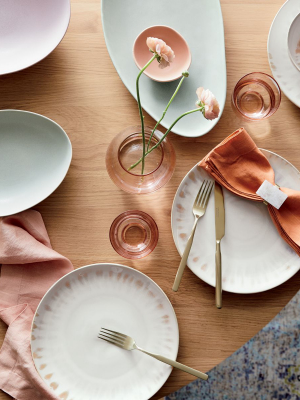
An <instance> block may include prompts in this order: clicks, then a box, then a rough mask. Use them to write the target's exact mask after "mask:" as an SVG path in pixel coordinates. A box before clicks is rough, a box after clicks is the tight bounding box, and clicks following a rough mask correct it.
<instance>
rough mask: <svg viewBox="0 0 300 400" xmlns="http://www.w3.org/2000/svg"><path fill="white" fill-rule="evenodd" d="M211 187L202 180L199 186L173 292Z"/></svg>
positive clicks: (203, 212)
mask: <svg viewBox="0 0 300 400" xmlns="http://www.w3.org/2000/svg"><path fill="white" fill-rule="evenodd" d="M213 186H214V183H213V181H207V180H204V181H203V182H202V185H201V187H200V189H199V192H198V194H197V196H196V199H195V201H194V205H193V214H194V217H195V221H194V225H193V228H192V232H191V234H190V236H189V238H188V241H187V244H186V247H185V250H184V253H183V255H182V259H181V261H180V264H179V267H178V271H177V274H176V277H175V281H174V284H173V288H172V289H173V290H174V292H177V290H178V288H179V285H180V281H181V278H182V274H183V271H184V269H185V266H186V263H187V259H188V256H189V254H190V250H191V247H192V244H193V239H194V235H195V231H196V226H197V223H198V221H199V218H200V217H202V216H203V215H204V214H205V210H206V206H207V204H208V200H209V197H210V194H211V191H212V188H213Z"/></svg>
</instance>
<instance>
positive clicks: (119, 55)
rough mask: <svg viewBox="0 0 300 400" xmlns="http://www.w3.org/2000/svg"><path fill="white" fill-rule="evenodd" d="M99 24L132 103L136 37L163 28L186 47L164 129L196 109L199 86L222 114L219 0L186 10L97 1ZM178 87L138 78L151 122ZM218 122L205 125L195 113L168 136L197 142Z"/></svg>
mask: <svg viewBox="0 0 300 400" xmlns="http://www.w3.org/2000/svg"><path fill="white" fill-rule="evenodd" d="M102 24H103V30H104V36H105V40H106V45H107V48H108V51H109V54H110V56H111V59H112V61H113V63H114V66H115V68H116V70H117V72H118V74H119V75H120V77H121V79H122V81H123V82H124V84H125V86H126V87H127V88H128V90H129V91H130V93H131V94H132V95H133V96H134V97H136V95H135V79H136V75H137V72H138V69H137V67H136V65H135V63H134V60H133V55H132V47H133V43H134V40H135V38H136V37H137V36H138V34H139V33H140V32H141V31H143V30H144V29H145V28H147V27H149V26H152V25H168V26H170V27H171V28H173V29H176V30H177V31H178V32H179V33H180V34H181V35H182V36H183V37H184V38H185V40H186V41H187V43H188V45H189V47H190V50H191V53H192V64H191V67H190V69H189V71H190V77H189V78H188V79H186V80H185V82H184V84H183V85H182V87H181V89H180V92H179V93H178V95H177V97H176V98H175V100H174V101H173V103H172V106H171V107H170V109H169V110H168V113H167V115H166V117H165V119H164V120H163V123H162V125H163V126H164V127H169V126H170V125H171V123H172V122H173V121H174V120H175V119H176V118H177V117H178V116H179V115H180V114H182V112H184V111H187V110H190V109H193V108H195V101H196V100H197V97H196V93H195V92H196V89H197V88H198V87H199V86H203V87H204V88H206V89H210V90H211V91H212V92H213V93H214V94H215V96H216V97H217V99H218V101H219V103H220V108H221V113H222V111H223V108H224V104H225V99H226V60H225V45H224V29H223V18H222V12H221V7H220V2H219V0H190V1H189V2H188V3H186V4H185V3H184V2H182V0H152V1H148V2H146V1H141V0H102ZM145 46H146V44H145ZM149 55H150V53H149ZM149 58H150V57H149ZM177 84H178V81H174V82H168V83H158V82H154V81H152V80H151V79H150V78H148V77H147V76H142V77H141V84H140V87H141V99H142V104H143V107H144V109H145V110H146V111H147V112H148V113H149V114H150V115H151V116H152V117H153V118H154V119H156V120H157V119H158V118H159V117H160V116H161V114H162V111H163V109H164V108H165V106H166V104H167V103H168V101H169V99H170V97H171V95H172V94H173V92H174V90H175V88H176V86H177ZM221 113H220V115H221ZM137 118H138V111H137ZM217 122H218V119H216V120H214V121H207V120H205V119H204V118H203V117H202V116H201V115H199V114H198V113H196V114H192V115H189V116H187V117H185V118H183V119H182V120H181V121H180V122H179V123H178V124H177V125H176V126H175V127H174V128H173V129H172V131H173V132H174V133H177V134H179V135H182V136H188V137H197V136H202V135H205V134H206V133H207V132H209V131H210V130H211V129H212V128H213V127H214V126H215V124H216V123H217Z"/></svg>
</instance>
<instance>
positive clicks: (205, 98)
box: [196, 87, 220, 119]
mask: <svg viewBox="0 0 300 400" xmlns="http://www.w3.org/2000/svg"><path fill="white" fill-rule="evenodd" d="M196 94H197V96H198V99H199V100H198V101H197V102H196V106H198V107H200V108H201V107H203V115H204V117H205V118H206V119H215V118H218V116H219V113H220V106H219V103H218V101H217V99H216V98H215V96H214V95H213V94H212V92H211V91H210V90H208V89H206V90H205V89H204V88H203V87H199V88H198V89H197V90H196Z"/></svg>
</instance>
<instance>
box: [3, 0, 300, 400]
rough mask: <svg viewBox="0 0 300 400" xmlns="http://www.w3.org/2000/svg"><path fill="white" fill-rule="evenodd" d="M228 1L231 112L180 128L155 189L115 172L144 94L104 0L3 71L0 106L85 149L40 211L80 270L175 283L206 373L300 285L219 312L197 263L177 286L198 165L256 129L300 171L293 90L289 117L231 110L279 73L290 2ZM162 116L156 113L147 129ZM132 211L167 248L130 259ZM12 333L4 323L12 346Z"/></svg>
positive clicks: (81, 4)
mask: <svg viewBox="0 0 300 400" xmlns="http://www.w3.org/2000/svg"><path fill="white" fill-rule="evenodd" d="M221 4H222V11H223V18H224V25H225V37H226V57H227V76H228V89H227V102H226V106H225V110H224V113H223V115H222V118H221V119H220V121H219V123H218V124H217V125H216V126H215V128H214V129H213V130H212V131H211V132H210V133H208V134H207V135H205V136H203V137H200V138H197V139H191V138H184V137H179V136H176V135H175V134H171V135H170V137H171V139H172V141H173V143H174V146H175V149H176V154H177V165H176V170H175V173H174V176H173V177H172V179H171V181H170V182H169V184H168V185H167V186H166V187H164V188H162V189H160V190H159V191H158V192H156V193H154V194H151V195H147V196H138V195H130V194H127V193H125V192H122V191H120V190H119V189H118V188H117V187H116V186H115V185H114V184H113V183H112V181H111V180H110V179H109V177H108V175H107V173H106V169H105V152H106V148H107V146H108V144H109V142H110V141H111V140H112V138H113V137H114V135H116V134H117V133H118V132H119V131H121V130H122V129H123V128H124V127H127V126H129V125H136V124H137V123H138V121H139V119H138V118H139V117H138V109H137V105H136V102H135V100H134V99H133V97H132V96H131V95H130V94H129V92H128V91H127V89H126V88H125V86H124V85H123V83H122V81H121V79H120V78H119V76H118V74H117V72H116V71H115V68H114V67H113V64H112V62H111V60H110V57H109V55H108V52H107V49H106V46H105V42H104V37H103V32H102V27H101V16H100V5H99V1H98V0H72V17H71V22H70V26H69V29H68V32H67V34H66V36H65V38H64V40H63V41H62V42H61V44H60V45H59V46H58V48H57V49H56V50H55V51H54V52H53V53H52V54H50V55H49V56H48V57H47V58H46V59H45V60H43V61H41V62H40V63H38V64H37V65H35V66H33V67H31V68H28V69H26V70H24V71H21V72H18V73H15V74H11V75H7V76H3V77H0V109H6V108H15V109H21V110H29V111H34V112H36V113H40V114H43V115H45V116H47V117H49V118H52V119H53V120H55V121H56V122H57V123H59V124H60V125H61V126H62V127H63V128H64V129H65V130H66V132H67V133H68V135H69V137H70V139H71V142H72V145H73V160H72V164H71V167H70V170H69V173H68V175H67V177H66V179H65V180H64V182H63V183H62V184H61V185H60V187H59V188H58V189H57V190H56V191H55V193H53V194H52V195H51V196H50V197H49V198H48V199H46V200H45V201H43V202H42V203H41V204H39V205H38V206H37V207H35V209H37V210H38V211H40V212H41V213H42V216H43V218H44V221H45V224H46V227H47V229H48V233H49V236H50V238H51V241H52V245H53V247H54V249H55V250H57V251H58V252H60V253H61V254H63V255H65V256H66V257H68V258H70V260H71V261H72V262H73V264H74V267H75V268H78V267H81V266H83V265H87V264H92V263H97V262H112V263H121V264H125V265H128V266H130V267H133V268H136V269H138V270H140V271H142V272H144V273H145V274H147V275H148V276H149V277H150V278H152V279H153V280H154V281H155V282H156V283H157V284H158V285H159V286H160V287H161V288H162V289H163V290H164V291H165V293H166V294H167V296H168V297H169V299H170V300H171V302H172V304H173V306H174V308H175V312H176V314H177V318H178V323H179V329H180V348H179V353H178V361H180V362H182V363H184V364H187V365H189V366H191V367H193V368H197V369H200V370H202V371H208V370H209V369H211V368H212V367H214V366H215V365H217V364H218V363H220V362H221V361H222V360H224V359H225V358H226V357H228V356H229V355H231V354H232V353H233V352H234V351H235V350H237V349H238V348H239V347H240V346H241V345H243V344H244V343H245V342H246V341H247V340H249V339H250V338H251V337H252V336H253V335H254V334H255V333H257V332H258V331H259V330H260V329H261V328H262V327H263V326H264V325H265V324H266V323H267V322H269V321H270V320H271V319H272V318H273V317H274V316H275V315H276V314H277V313H278V312H279V311H280V310H281V308H282V307H283V306H284V305H285V304H286V303H287V302H288V301H289V300H290V299H291V298H292V296H294V294H295V293H296V292H297V290H298V289H299V287H300V273H298V274H296V275H295V276H294V277H293V278H292V279H290V280H289V281H288V282H286V283H285V284H283V285H281V286H280V287H278V288H276V289H273V290H270V291H268V292H266V293H261V294H254V295H235V294H230V293H224V294H223V305H224V307H223V309H222V310H217V309H216V308H215V306H214V296H215V293H214V289H213V288H212V287H210V286H208V285H207V284H205V283H204V282H202V281H201V280H200V279H198V278H197V277H196V276H195V275H194V274H193V273H192V272H191V271H190V270H189V269H188V268H187V269H186V270H185V273H184V276H183V279H182V283H181V287H180V291H179V292H178V293H174V292H172V290H171V287H172V283H173V280H174V277H175V274H176V270H177V267H178V264H179V262H180V257H179V255H178V253H177V250H176V248H175V245H174V242H173V239H172V234H171V222H170V217H171V205H172V200H173V197H174V195H175V192H176V189H177V187H178V185H179V183H180V182H181V180H182V178H183V177H184V176H185V174H186V173H187V171H189V170H190V168H192V167H193V166H194V165H195V164H196V163H197V161H199V160H200V159H201V158H202V157H203V156H204V155H205V154H206V153H207V152H208V151H209V150H211V148H212V147H214V146H215V145H217V144H218V143H219V142H220V141H221V140H222V139H223V138H224V137H225V136H227V135H229V134H230V133H231V132H232V131H234V130H235V129H236V128H238V127H240V126H241V125H244V126H246V128H247V130H248V131H249V133H251V135H252V137H253V138H254V140H255V141H256V143H257V145H258V146H259V147H263V148H266V149H269V150H272V151H274V152H276V153H279V154H280V155H281V156H283V157H285V158H287V159H288V160H289V161H290V162H291V163H292V164H294V165H295V166H296V167H297V168H300V158H299V148H300V141H299V136H300V111H299V109H298V108H297V107H296V106H295V105H294V104H292V103H291V102H290V101H289V100H288V99H287V98H286V97H285V96H284V95H283V98H282V103H281V106H280V108H279V110H278V111H277V113H276V114H275V115H274V116H273V117H272V118H270V119H269V120H267V121H262V122H259V123H252V124H245V123H243V122H242V121H239V120H237V119H236V117H235V116H234V114H233V111H232V110H231V106H230V95H231V93H232V90H233V87H234V85H235V83H236V82H237V80H238V79H239V78H240V77H241V76H243V75H245V74H246V73H249V72H253V71H262V72H266V73H270V68H269V65H268V59H267V37H268V32H269V28H270V26H271V22H272V20H273V18H274V16H275V14H276V13H277V11H278V9H279V8H280V6H281V5H282V4H283V0H251V1H250V0H221ZM212 29H213V28H212ZM129 56H130V55H129ZM199 83H200V82H199ZM153 124H154V121H153V120H152V119H151V118H150V117H149V116H147V115H146V125H149V126H153ZM127 209H140V210H143V211H146V212H148V213H149V214H150V215H151V216H153V218H154V219H155V220H156V222H157V224H158V228H159V232H160V238H159V242H158V245H157V247H156V249H155V251H154V252H153V253H152V254H151V255H150V256H148V257H146V258H145V259H143V260H138V261H129V260H126V259H123V258H121V257H120V256H118V254H117V253H115V251H114V250H113V249H112V247H111V245H110V242H109V238H108V232H109V227H110V225H111V223H112V221H113V219H114V218H115V217H116V216H117V215H118V214H119V213H121V212H122V211H125V210H127ZM5 331H6V326H5V325H4V324H3V323H2V322H1V323H0V344H1V341H2V340H3V338H4V335H5ZM192 380H194V377H193V376H190V375H187V374H185V373H184V372H181V371H179V370H175V369H174V370H173V372H172V374H171V376H170V378H169V379H168V381H167V382H166V384H165V385H164V386H163V388H162V389H161V390H160V391H159V392H158V394H157V395H155V396H154V397H153V399H158V398H160V397H162V396H164V395H167V394H169V393H171V392H173V391H174V390H176V389H178V388H180V387H181V386H183V385H185V384H187V383H188V382H190V381H192ZM6 399H9V396H8V395H6V394H4V393H2V392H1V393H0V400H6ZM32 400H34V399H32ZM107 400H109V399H107Z"/></svg>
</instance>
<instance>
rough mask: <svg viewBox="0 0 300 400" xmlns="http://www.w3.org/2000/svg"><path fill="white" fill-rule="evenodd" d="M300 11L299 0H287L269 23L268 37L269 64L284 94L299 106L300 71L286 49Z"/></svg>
mask: <svg viewBox="0 0 300 400" xmlns="http://www.w3.org/2000/svg"><path fill="white" fill-rule="evenodd" d="M299 12H300V1H299V0H287V1H286V2H285V3H284V4H283V6H282V7H281V8H280V10H279V11H278V13H277V15H276V17H275V18H274V21H273V23H272V25H271V28H270V32H269V38H268V56H269V64H270V67H271V70H272V73H273V76H274V78H275V79H276V80H277V82H278V84H279V86H280V88H281V89H282V91H283V92H284V94H285V95H286V96H287V97H288V98H289V99H290V100H291V101H292V102H293V103H294V104H296V106H298V107H300V71H299V70H298V69H297V68H296V66H295V65H294V64H293V62H292V60H291V57H290V55H289V49H288V33H289V29H290V27H291V24H292V22H293V21H294V19H295V17H296V16H297V14H299Z"/></svg>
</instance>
